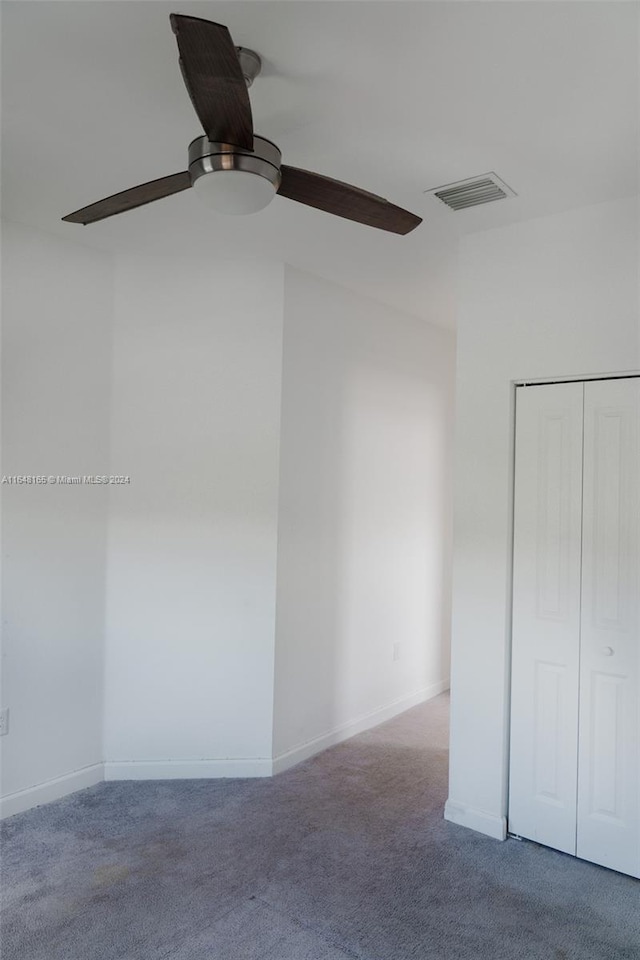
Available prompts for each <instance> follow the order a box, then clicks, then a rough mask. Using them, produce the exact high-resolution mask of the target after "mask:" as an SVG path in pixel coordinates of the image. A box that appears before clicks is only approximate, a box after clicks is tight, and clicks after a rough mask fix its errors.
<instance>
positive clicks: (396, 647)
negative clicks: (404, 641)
mask: <svg viewBox="0 0 640 960" xmlns="http://www.w3.org/2000/svg"><path fill="white" fill-rule="evenodd" d="M393 659H394V660H399V659H400V644H399V643H394V645H393Z"/></svg>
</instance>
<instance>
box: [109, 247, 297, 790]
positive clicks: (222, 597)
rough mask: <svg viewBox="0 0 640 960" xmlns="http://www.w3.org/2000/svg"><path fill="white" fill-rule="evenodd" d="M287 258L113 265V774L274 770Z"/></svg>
mask: <svg viewBox="0 0 640 960" xmlns="http://www.w3.org/2000/svg"><path fill="white" fill-rule="evenodd" d="M282 291H283V268H282V265H276V264H270V263H262V262H258V261H255V262H246V263H238V262H233V263H224V262H220V261H219V260H216V261H211V260H205V259H203V260H202V261H200V262H192V261H190V260H188V259H184V260H182V261H181V260H179V259H176V258H171V259H167V260H164V259H162V258H160V257H153V258H144V257H131V258H126V259H122V260H120V261H118V263H117V267H116V300H115V352H114V358H115V359H114V382H113V409H112V471H113V472H115V473H122V474H125V475H130V476H131V484H130V485H129V486H126V487H122V488H117V489H114V490H113V491H112V496H111V512H110V533H109V561H108V590H107V598H108V600H107V685H106V721H105V723H106V729H105V747H106V757H105V759H106V761H107V767H106V774H107V776H108V777H109V776H112V777H164V776H167V777H170V776H215V775H237V776H243V775H250V774H253V773H261V772H262V773H268V772H269V771H270V758H271V739H272V712H273V658H274V642H275V639H274V631H275V577H276V535H277V487H278V444H279V428H280V386H281V360H282V297H283V292H282Z"/></svg>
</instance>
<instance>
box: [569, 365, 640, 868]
mask: <svg viewBox="0 0 640 960" xmlns="http://www.w3.org/2000/svg"><path fill="white" fill-rule="evenodd" d="M639 528H640V379H638V378H629V379H620V380H603V381H592V382H588V383H586V384H585V410H584V518H583V563H582V616H581V620H582V625H581V665H580V728H579V760H578V769H579V777H578V826H577V854H578V856H579V857H583V858H584V859H586V860H593V861H594V862H595V863H600V864H602V865H603V866H607V867H611V868H613V869H614V870H620V871H622V872H624V873H629V874H631V875H632V876H636V877H637V876H640V792H639V775H640V746H639V744H640V698H639V696H638V682H639V679H640V676H639V674H640V671H639V659H640V599H639V597H640V564H639V562H638V554H639V546H640V544H639Z"/></svg>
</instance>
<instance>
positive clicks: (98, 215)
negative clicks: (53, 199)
mask: <svg viewBox="0 0 640 960" xmlns="http://www.w3.org/2000/svg"><path fill="white" fill-rule="evenodd" d="M190 186H191V178H190V177H189V174H188V173H187V172H185V173H173V174H172V175H171V176H170V177H161V178H160V179H159V180H150V181H149V183H141V184H140V186H138V187H131V189H130V190H123V191H122V193H114V194H113V196H111V197H105V199H104V200H98V202H97V203H92V204H90V205H89V206H88V207H83V208H82V210H76V211H75V213H68V214H67V216H66V217H63V218H62V219H63V220H67V221H68V222H69V223H85V224H86V223H95V222H96V220H104V219H105V217H113V216H115V214H116V213H124V211H125V210H132V209H133V208H134V207H142V206H143V205H144V204H145V203H153V201H154V200H161V199H162V197H170V196H171V194H172V193H180V191H181V190H187V189H188V188H189V187H190Z"/></svg>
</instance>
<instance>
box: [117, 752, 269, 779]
mask: <svg viewBox="0 0 640 960" xmlns="http://www.w3.org/2000/svg"><path fill="white" fill-rule="evenodd" d="M272 772H273V763H272V761H271V760H268V759H262V758H260V757H255V758H253V757H249V758H248V759H236V758H231V759H224V760H107V761H106V762H105V765H104V779H105V780H218V779H221V778H223V777H234V778H235V777H270V776H271V774H272Z"/></svg>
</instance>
